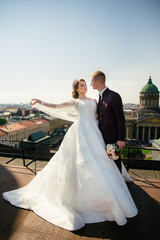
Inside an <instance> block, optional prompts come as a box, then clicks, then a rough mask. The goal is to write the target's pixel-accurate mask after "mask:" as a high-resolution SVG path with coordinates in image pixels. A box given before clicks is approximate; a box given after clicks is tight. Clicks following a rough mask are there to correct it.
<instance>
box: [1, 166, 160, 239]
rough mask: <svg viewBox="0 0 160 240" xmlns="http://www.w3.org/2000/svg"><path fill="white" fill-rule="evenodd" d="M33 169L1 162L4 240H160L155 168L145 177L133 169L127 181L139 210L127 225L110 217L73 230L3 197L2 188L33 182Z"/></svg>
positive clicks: (159, 182)
mask: <svg viewBox="0 0 160 240" xmlns="http://www.w3.org/2000/svg"><path fill="white" fill-rule="evenodd" d="M31 170H34V169H30V170H29V169H27V168H25V167H23V166H18V165H16V164H10V165H6V164H0V181H1V184H0V240H41V239H42V240H79V239H80V240H82V239H83V240H96V239H111V240H139V239H141V240H159V237H160V174H159V171H157V173H156V174H155V175H153V172H152V171H145V173H146V177H147V178H146V177H145V173H143V176H144V177H143V178H142V177H140V172H139V171H138V170H137V171H134V170H133V171H132V170H131V172H130V174H131V175H132V179H133V182H131V183H128V184H127V185H128V188H129V191H130V192H131V195H132V197H133V199H134V201H135V203H136V205H137V207H138V210H139V213H138V215H137V216H136V217H134V218H131V219H129V220H128V222H127V224H126V225H124V226H118V225H117V224H116V223H115V222H107V221H106V222H103V223H94V224H86V225H85V227H83V228H82V229H80V230H78V231H73V232H71V231H67V230H65V229H62V228H59V227H57V226H55V225H53V224H51V223H48V222H47V221H45V220H43V219H42V218H40V217H39V216H37V215H36V214H35V213H33V212H32V211H28V210H24V209H20V208H16V207H14V206H12V205H10V204H9V203H8V202H7V201H5V200H4V199H3V198H2V195H1V193H2V192H4V191H8V190H11V189H15V188H19V187H22V186H24V185H26V184H27V183H28V182H30V181H31V179H33V178H34V176H35V175H34V173H33V172H32V171H31ZM38 170H40V169H38ZM148 172H149V173H148ZM141 173H142V172H141ZM150 174H151V175H150ZM148 176H149V177H150V178H148ZM153 177H157V178H155V179H153Z"/></svg>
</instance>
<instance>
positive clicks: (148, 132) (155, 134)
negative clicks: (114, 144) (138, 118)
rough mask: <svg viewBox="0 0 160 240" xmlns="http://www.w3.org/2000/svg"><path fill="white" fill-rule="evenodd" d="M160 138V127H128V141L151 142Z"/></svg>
mask: <svg viewBox="0 0 160 240" xmlns="http://www.w3.org/2000/svg"><path fill="white" fill-rule="evenodd" d="M157 138H160V127H152V126H135V125H127V126H126V139H136V140H142V141H145V140H148V141H149V140H151V139H157Z"/></svg>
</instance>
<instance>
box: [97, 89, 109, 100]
mask: <svg viewBox="0 0 160 240" xmlns="http://www.w3.org/2000/svg"><path fill="white" fill-rule="evenodd" d="M106 89H107V87H105V88H103V89H102V90H101V91H100V92H99V95H100V97H101V99H102V95H103V93H104V91H105V90H106Z"/></svg>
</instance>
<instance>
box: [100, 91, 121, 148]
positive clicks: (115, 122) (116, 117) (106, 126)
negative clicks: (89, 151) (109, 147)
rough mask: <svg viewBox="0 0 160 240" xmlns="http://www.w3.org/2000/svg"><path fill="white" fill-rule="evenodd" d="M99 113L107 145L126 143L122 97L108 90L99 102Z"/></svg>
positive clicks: (101, 128) (101, 129)
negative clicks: (118, 142) (119, 142)
mask: <svg viewBox="0 0 160 240" xmlns="http://www.w3.org/2000/svg"><path fill="white" fill-rule="evenodd" d="M97 112H98V120H99V128H100V131H101V132H102V135H103V138H104V141H105V143H106V144H108V143H111V144H113V143H116V142H117V141H118V140H120V141H125V118H124V113H123V105H122V99H121V97H120V95H119V94H118V93H116V92H114V91H112V90H110V89H109V88H107V89H106V90H105V91H104V92H103V96H102V100H99V102H98V105H97Z"/></svg>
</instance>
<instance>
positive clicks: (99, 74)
mask: <svg viewBox="0 0 160 240" xmlns="http://www.w3.org/2000/svg"><path fill="white" fill-rule="evenodd" d="M92 77H94V79H95V80H97V79H100V80H101V82H102V83H105V81H106V76H105V74H104V73H103V72H101V71H97V72H95V73H93V74H92Z"/></svg>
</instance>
